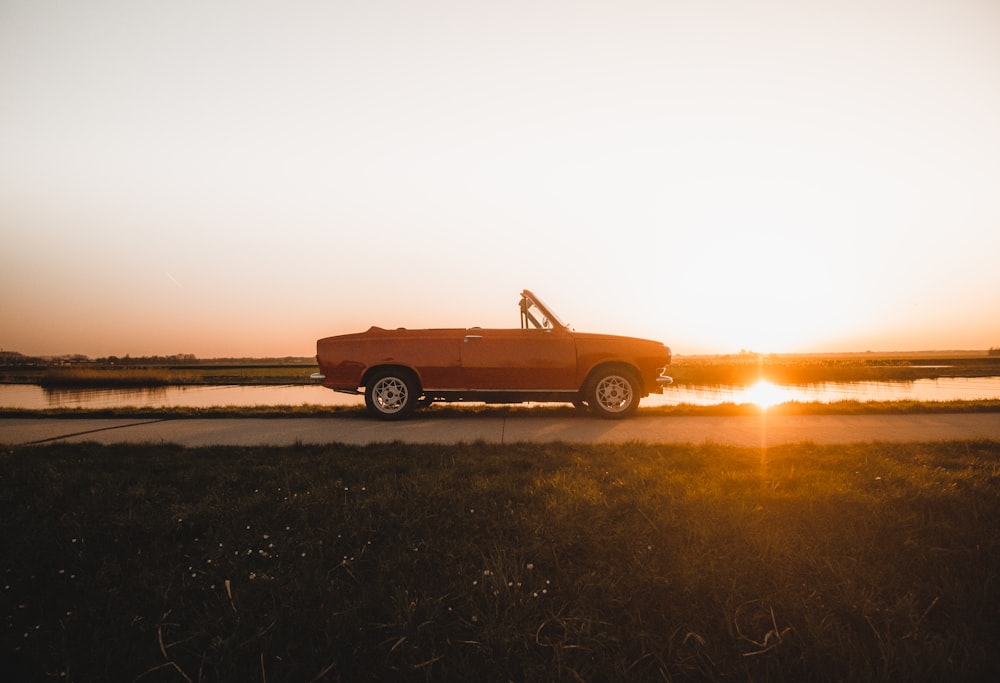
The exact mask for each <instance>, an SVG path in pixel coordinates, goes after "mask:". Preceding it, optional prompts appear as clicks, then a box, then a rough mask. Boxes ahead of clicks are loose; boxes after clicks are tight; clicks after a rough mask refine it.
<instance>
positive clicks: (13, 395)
mask: <svg viewBox="0 0 1000 683" xmlns="http://www.w3.org/2000/svg"><path fill="white" fill-rule="evenodd" d="M981 399H1000V377H941V378H938V379H920V380H915V381H910V382H899V381H897V382H823V383H818V384H809V385H778V384H772V383H770V382H766V381H765V382H758V383H757V384H754V385H751V386H746V387H742V386H713V387H707V386H672V387H669V388H667V389H666V390H665V391H664V392H663V393H662V394H653V395H651V396H649V397H647V398H645V399H643V401H642V405H643V406H663V405H680V404H690V405H699V406H706V405H717V404H722V403H756V404H758V405H763V406H768V405H774V404H778V403H785V402H789V401H799V402H819V403H832V402H835V401H845V400H854V401H902V400H915V401H953V400H981ZM304 404H307V405H325V406H335V405H336V406H345V405H346V406H350V405H357V406H361V405H364V399H363V398H362V397H361V396H352V395H348V394H339V393H336V392H334V391H331V390H329V389H325V388H323V387H321V386H316V385H305V386H303V385H287V386H246V385H225V386H169V387H158V388H155V389H43V388H41V387H39V386H36V385H34V384H0V408H22V409H28V410H41V409H45V408H123V407H138V408H155V407H191V408H211V407H220V406H236V407H248V406H299V405H304Z"/></svg>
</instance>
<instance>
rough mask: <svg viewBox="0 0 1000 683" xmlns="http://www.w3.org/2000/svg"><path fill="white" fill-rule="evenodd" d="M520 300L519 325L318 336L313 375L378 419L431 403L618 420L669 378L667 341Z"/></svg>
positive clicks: (524, 296) (526, 296)
mask: <svg viewBox="0 0 1000 683" xmlns="http://www.w3.org/2000/svg"><path fill="white" fill-rule="evenodd" d="M519 308H520V311H521V325H520V327H519V328H510V329H506V328H504V329H493V328H481V327H460V328H448V329H419V330H410V329H404V328H399V329H383V328H381V327H371V328H369V329H368V330H367V331H365V332H358V333H354V334H342V335H337V336H333V337H325V338H323V339H319V340H318V341H317V342H316V361H317V363H318V365H319V372H318V373H316V374H314V375H313V378H314V379H317V380H320V381H321V383H322V385H323V386H325V387H328V388H330V389H333V390H334V391H339V392H345V393H350V394H362V393H363V394H364V397H365V405H366V406H367V408H368V410H369V411H370V412H371V413H372V414H373V415H374V416H375V417H378V418H381V419H384V420H398V419H402V418H405V417H407V416H409V415H410V414H411V413H412V412H413V411H414V410H415V409H416V408H417V407H418V406H421V405H427V404H429V403H432V402H434V401H473V402H485V403H521V402H566V403H573V404H574V405H576V406H578V407H581V408H582V407H589V408H590V409H591V410H592V411H593V412H594V413H596V414H597V415H599V416H601V417H605V418H623V417H627V416H629V415H632V414H633V413H634V412H635V410H636V408H637V407H638V405H639V400H640V399H641V398H643V397H645V396H648V395H649V394H650V393H652V392H654V391H655V392H659V391H661V390H662V388H663V387H665V386H666V385H667V384H670V383H671V382H672V380H671V378H670V377H669V376H668V375H667V374H666V371H667V368H668V366H669V365H670V360H671V352H670V347H668V346H666V345H665V344H662V343H660V342H657V341H651V340H648V339H637V338H635V337H623V336H615V335H608V334H591V333H581V332H576V331H574V330H573V329H572V328H570V327H569V326H568V325H566V324H565V323H563V322H562V321H561V320H560V319H559V318H558V317H557V316H556V314H555V313H554V312H553V311H552V309H551V308H549V307H548V306H546V305H545V304H544V303H543V302H542V300H541V299H540V298H538V297H537V296H536V295H535V294H533V293H532V292H531V291H529V290H527V289H526V290H524V291H523V292H521V300H520V304H519Z"/></svg>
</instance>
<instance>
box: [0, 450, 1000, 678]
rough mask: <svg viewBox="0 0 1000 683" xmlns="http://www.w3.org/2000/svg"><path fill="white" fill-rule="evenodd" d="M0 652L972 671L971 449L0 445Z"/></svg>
mask: <svg viewBox="0 0 1000 683" xmlns="http://www.w3.org/2000/svg"><path fill="white" fill-rule="evenodd" d="M0 573H2V581H0V588H2V591H0V618H2V620H3V622H2V625H0V657H2V661H0V670H2V671H4V672H5V673H6V674H7V680H43V679H48V678H51V679H54V680H66V681H87V680H90V681H105V680H123V681H133V680H136V681H176V680H181V681H185V680H186V681H199V680H225V681H269V682H273V681H314V680H315V681H354V680H361V681H384V680H403V681H410V680H412V681H425V680H427V681H430V680H433V681H438V680H446V681H463V682H464V681H507V680H514V681H581V680H583V681H633V680H641V681H646V680H665V681H941V680H956V681H957V680H961V681H995V680H1000V660H998V658H997V657H996V654H995V649H996V643H997V642H1000V443H996V442H956V443H931V444H921V443H915V444H898V445H897V444H877V443H876V444H861V445H850V446H822V447H821V446H816V445H811V444H800V445H795V446H787V447H780V448H773V449H767V450H761V449H737V448H728V447H721V446H713V445H704V446H647V445H636V444H626V445H620V446H595V447H585V446H570V445H565V444H548V445H537V444H536V445H514V446H493V445H486V444H466V445H458V446H411V445H403V444H387V445H382V446H370V447H365V448H361V447H346V446H338V445H331V446H324V447H305V446H302V447H295V448H283V449H278V448H248V449H241V448H208V449H190V450H186V449H182V448H179V447H175V446H171V445H158V446H120V447H118V446H116V447H100V446H97V445H94V444H82V445H52V446H46V447H31V448H17V449H13V450H10V449H9V450H8V452H4V453H3V454H2V455H0Z"/></svg>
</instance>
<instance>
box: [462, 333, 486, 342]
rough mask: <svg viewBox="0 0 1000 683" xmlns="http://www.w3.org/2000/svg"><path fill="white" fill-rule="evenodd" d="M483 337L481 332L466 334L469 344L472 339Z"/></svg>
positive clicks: (466, 340)
mask: <svg viewBox="0 0 1000 683" xmlns="http://www.w3.org/2000/svg"><path fill="white" fill-rule="evenodd" d="M482 338H483V335H481V334H467V335H465V343H466V344H468V343H469V342H470V341H476V340H479V339H482Z"/></svg>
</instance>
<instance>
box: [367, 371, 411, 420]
mask: <svg viewBox="0 0 1000 683" xmlns="http://www.w3.org/2000/svg"><path fill="white" fill-rule="evenodd" d="M408 395H409V394H408V393H407V389H406V383H405V382H404V381H403V380H401V379H399V378H398V377H385V378H383V379H380V380H379V381H378V382H376V383H375V386H374V387H372V400H373V401H374V402H375V406H376V407H377V408H378V410H379V412H382V413H398V412H399V411H400V410H402V409H403V406H405V405H406V397H407V396H408Z"/></svg>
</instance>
